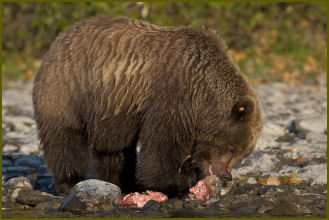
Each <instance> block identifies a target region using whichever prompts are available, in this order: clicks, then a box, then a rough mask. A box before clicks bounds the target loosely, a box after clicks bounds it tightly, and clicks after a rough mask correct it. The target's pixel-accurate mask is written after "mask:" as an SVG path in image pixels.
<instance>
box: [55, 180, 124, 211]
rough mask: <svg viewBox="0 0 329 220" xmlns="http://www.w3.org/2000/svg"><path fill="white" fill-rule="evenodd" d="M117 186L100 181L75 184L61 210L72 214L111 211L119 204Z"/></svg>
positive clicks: (119, 192) (119, 193)
mask: <svg viewBox="0 0 329 220" xmlns="http://www.w3.org/2000/svg"><path fill="white" fill-rule="evenodd" d="M120 196H121V190H120V188H119V187H118V186H116V185H114V184H112V183H108V182H105V181H101V180H95V179H89V180H85V181H82V182H79V183H78V184H76V185H75V186H74V187H73V188H72V190H71V192H70V195H69V196H68V197H67V198H66V199H65V201H64V202H63V204H62V206H61V210H64V211H69V212H73V213H80V212H94V211H100V210H111V209H113V207H114V204H119V202H120Z"/></svg>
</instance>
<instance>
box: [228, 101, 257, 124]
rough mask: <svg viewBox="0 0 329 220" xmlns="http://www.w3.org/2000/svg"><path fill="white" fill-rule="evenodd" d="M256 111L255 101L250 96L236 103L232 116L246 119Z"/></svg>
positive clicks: (237, 118)
mask: <svg viewBox="0 0 329 220" xmlns="http://www.w3.org/2000/svg"><path fill="white" fill-rule="evenodd" d="M253 111H254V102H253V100H251V99H250V98H244V99H241V100H240V101H238V102H237V103H235V105H234V106H233V108H232V117H233V118H234V119H235V120H246V119H248V118H249V116H250V115H251V114H252V112H253Z"/></svg>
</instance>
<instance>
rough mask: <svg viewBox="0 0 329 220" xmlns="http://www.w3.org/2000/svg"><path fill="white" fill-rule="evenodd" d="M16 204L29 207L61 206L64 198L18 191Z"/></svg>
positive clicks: (37, 192) (33, 191)
mask: <svg viewBox="0 0 329 220" xmlns="http://www.w3.org/2000/svg"><path fill="white" fill-rule="evenodd" d="M15 200H16V202H18V203H21V204H26V205H29V206H36V205H37V204H39V203H42V202H46V203H53V204H54V203H55V204H59V205H60V204H62V203H63V201H64V197H59V196H53V195H52V194H49V193H45V192H41V191H39V190H20V191H19V192H18V196H17V197H16V199H15Z"/></svg>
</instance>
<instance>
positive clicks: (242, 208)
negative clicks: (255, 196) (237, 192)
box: [231, 202, 258, 215]
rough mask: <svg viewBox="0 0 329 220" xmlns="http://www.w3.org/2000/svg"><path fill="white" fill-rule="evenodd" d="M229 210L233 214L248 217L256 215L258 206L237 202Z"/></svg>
mask: <svg viewBox="0 0 329 220" xmlns="http://www.w3.org/2000/svg"><path fill="white" fill-rule="evenodd" d="M231 209H232V212H233V213H234V214H237V215H249V214H254V213H257V209H258V205H257V204H250V203H249V202H239V203H236V204H234V205H233V206H232V207H231Z"/></svg>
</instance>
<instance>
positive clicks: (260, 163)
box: [237, 151, 280, 175]
mask: <svg viewBox="0 0 329 220" xmlns="http://www.w3.org/2000/svg"><path fill="white" fill-rule="evenodd" d="M279 162H280V161H279V160H278V159H277V158H276V156H275V155H271V154H267V153H263V152H261V151H254V152H253V153H252V154H250V156H249V157H247V158H245V159H243V160H242V162H241V164H240V166H241V167H239V165H237V167H239V168H237V172H238V174H239V175H246V174H248V173H253V174H258V175H267V174H271V173H272V172H275V169H276V165H277V164H278V163H279Z"/></svg>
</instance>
